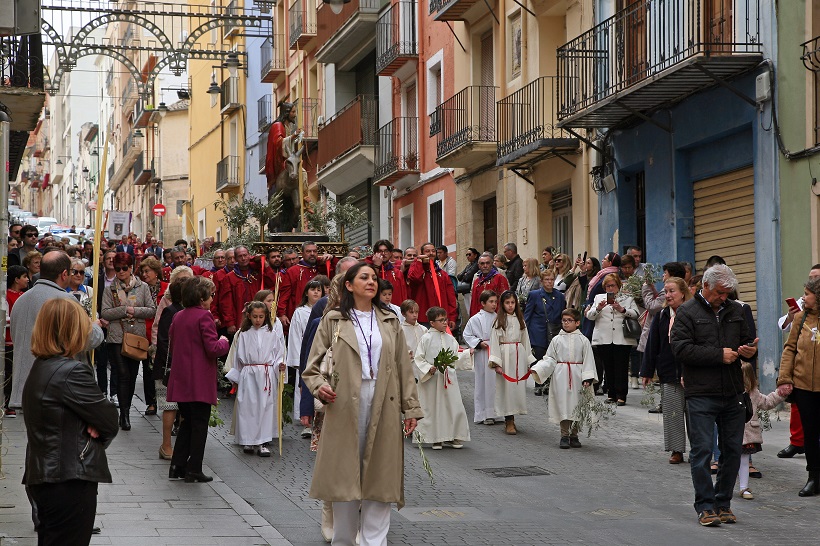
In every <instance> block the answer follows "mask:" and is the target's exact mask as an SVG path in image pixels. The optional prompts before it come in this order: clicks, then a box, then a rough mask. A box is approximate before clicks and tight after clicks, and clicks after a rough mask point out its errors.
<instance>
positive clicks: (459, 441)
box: [451, 440, 464, 449]
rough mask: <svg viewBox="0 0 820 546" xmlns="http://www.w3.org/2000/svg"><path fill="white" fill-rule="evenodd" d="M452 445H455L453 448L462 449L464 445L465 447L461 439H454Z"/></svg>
mask: <svg viewBox="0 0 820 546" xmlns="http://www.w3.org/2000/svg"><path fill="white" fill-rule="evenodd" d="M451 445H452V446H453V449H461V448H462V447H464V444H462V443H461V440H453V441H452V444H451Z"/></svg>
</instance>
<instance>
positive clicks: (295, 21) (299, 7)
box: [288, 0, 316, 49]
mask: <svg viewBox="0 0 820 546" xmlns="http://www.w3.org/2000/svg"><path fill="white" fill-rule="evenodd" d="M310 4H311V2H310V0H295V2H293V5H292V6H291V7H290V9H289V10H288V19H289V21H290V34H289V37H290V40H289V43H290V47H291V49H295V48H296V46H297V44H298V45H299V47H304V46H305V44H307V43H308V42H309V41H310V40H311V39H312V38H315V37H316V9H315V8H313V7H312V6H311V5H310Z"/></svg>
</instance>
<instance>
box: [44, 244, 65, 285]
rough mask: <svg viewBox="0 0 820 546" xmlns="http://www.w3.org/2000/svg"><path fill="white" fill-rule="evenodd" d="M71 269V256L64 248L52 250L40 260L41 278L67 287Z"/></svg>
mask: <svg viewBox="0 0 820 546" xmlns="http://www.w3.org/2000/svg"><path fill="white" fill-rule="evenodd" d="M69 269H71V258H69V257H68V254H66V253H65V252H63V251H62V250H52V251H49V252H46V253H45V254H44V255H43V260H42V261H41V262H40V278H41V279H44V280H47V281H51V282H53V283H56V284H57V285H59V286H60V287H62V288H66V287H67V286H68V270H69Z"/></svg>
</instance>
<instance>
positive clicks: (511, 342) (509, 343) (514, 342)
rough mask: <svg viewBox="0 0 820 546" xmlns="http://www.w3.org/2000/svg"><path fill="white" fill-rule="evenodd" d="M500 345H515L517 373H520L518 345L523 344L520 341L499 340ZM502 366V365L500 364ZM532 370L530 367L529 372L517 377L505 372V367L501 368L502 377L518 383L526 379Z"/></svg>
mask: <svg viewBox="0 0 820 546" xmlns="http://www.w3.org/2000/svg"><path fill="white" fill-rule="evenodd" d="M499 344H500V345H515V375H516V376H517V375H518V346H519V345H521V342H520V341H499ZM499 368H501V366H499ZM531 373H532V372H531V371H530V370H529V369H528V370H527V373H525V374H524V375H522V376H521V377H519V378H518V379H515V378H514V377H510V376H509V375H507V374H505V373H504V368H501V377H503V378H504V379H506V380H507V381H509V382H510V383H518V382H519V381H526V380H527V378H528V377H529V376H530V374H531Z"/></svg>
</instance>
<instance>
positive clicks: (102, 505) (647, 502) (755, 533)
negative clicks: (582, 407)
mask: <svg viewBox="0 0 820 546" xmlns="http://www.w3.org/2000/svg"><path fill="white" fill-rule="evenodd" d="M458 382H459V385H460V386H461V389H462V397H463V400H464V405H465V407H466V409H467V414H468V416H470V417H471V420H472V409H473V403H472V395H473V375H472V373H471V372H459V381H458ZM137 392H138V393H140V394H141V392H142V389H141V387H139V386H138V388H137ZM530 392H531V391H530ZM642 398H643V391H641V390H632V391H630V396H629V399H628V400H627V406H625V407H619V408H617V414H616V415H615V416H613V417H611V418H610V419H608V420H607V421H606V422H604V423H603V424H602V426H601V428H600V429H599V430H598V431H596V432H593V435H592V437H591V438H586V436H585V435H583V436H582V437H581V441H582V442H583V444H584V447H583V448H582V449H571V450H560V449H559V448H558V440H559V432H558V427H557V425H553V424H552V423H549V422H548V421H547V409H546V404H545V399H544V398H541V397H535V396H534V395H532V394H530V395H529V398H528V403H529V410H530V411H529V414H528V415H525V416H519V417H517V418H516V423H517V425H518V428H519V434H518V435H517V436H507V435H505V434H504V432H503V428H504V427H503V425H495V426H485V425H472V429H471V434H472V441H471V442H469V443H466V446H465V447H464V449H462V450H453V449H449V448H447V447H445V449H444V450H442V451H433V450H431V449H429V448H428V449H426V450H425V454H426V455H427V457H428V459H429V460H430V463H431V465H432V467H433V473H434V479H435V483H433V484H431V483H430V479H429V478H428V476H427V474H426V472H425V471H424V470H423V468H422V466H421V460H420V457H419V452H418V449H417V448H416V447H413V446H412V445H411V444H410V442H409V441H408V442H407V445H406V449H405V466H406V471H405V476H406V478H405V489H406V500H407V505H406V506H405V508H404V509H402V510H401V511H400V512H397V511H395V510H394V511H393V514H392V523H391V528H390V535H389V536H388V541H389V543H390V544H391V545H414V546H415V545H424V544H432V545H450V544H457V545H466V544H469V545H499V544H510V545H516V546H519V545H520V546H525V545H530V544H531V545H541V544H607V545H611V544H613V543H621V544H635V545H644V544H645V545H657V544H664V545H676V544H681V545H683V544H687V545H688V544H692V543H693V542H697V543H698V544H701V545H723V544H747V545H752V544H783V543H786V542H788V543H789V544H798V545H799V544H816V543H817V535H818V532H817V530H816V524H817V522H818V521H820V497H816V498H806V499H802V498H800V497H798V496H797V491H798V490H799V489H800V488H801V487H802V486H803V484H804V483H805V479H806V472H805V458H804V457H803V456H797V457H795V458H794V459H791V460H784V459H778V458H777V457H776V456H775V454H776V453H777V451H778V450H779V449H780V448H782V447H783V446H785V445H786V444H787V443H788V412H780V414H779V418H780V419H781V420H780V421H777V420H776V419H777V416H775V414H774V412H773V413H772V424H773V427H774V428H773V430H771V431H767V432H765V433H764V442H765V443H764V445H763V451H762V452H761V453H758V454H755V455H754V457H753V459H754V462H755V464H756V465H757V467H758V468H759V469H760V470H761V471H762V472H763V479H751V480H750V487H751V489H752V491H753V492H754V494H755V499H754V500H743V499H740V498H738V497H736V498H735V499H734V501H733V504H732V508H733V510H734V511H735V514H736V515H737V516H738V523H737V524H736V525H722V526H720V527H717V528H702V527H700V526H699V525H698V524H697V522H696V519H695V511H694V509H693V507H692V502H693V498H694V493H693V489H692V483H691V479H690V475H689V466H688V464H681V465H670V464H668V463H667V459H668V454H667V453H665V452H663V451H662V449H663V432H662V431H663V427H662V422H661V418H660V416H659V415H653V414H649V413H647V408H646V407H644V406H641V404H640V401H641V399H642ZM143 409H144V404H142V403H141V402H139V401H135V407H134V408H133V409H132V415H131V423H132V425H133V429H132V430H131V431H130V432H121V433H120V435H119V436H118V437H117V438H116V439H115V441H114V442H113V444H112V446H111V447H110V448H109V451H108V453H109V460H110V466H111V470H112V474H113V475H114V484H111V485H101V486H100V497H99V504H98V508H97V511H98V514H99V515H98V517H97V521H98V523H99V524H100V525H101V526H102V534H101V535H98V536H95V537H94V539H93V540H92V544H128V545H132V544H133V545H139V544H152V545H155V544H174V545H188V544H190V545H198V544H230V545H232V546H233V545H243V544H274V545H277V546H284V545H286V544H293V545H297V546H302V545H305V546H307V545H319V544H322V543H323V542H322V539H321V534H320V532H319V525H318V521H319V518H320V503H319V502H318V501H316V500H314V499H310V498H309V497H308V488H309V485H310V478H311V471H312V467H313V458H314V456H313V454H311V453H310V451H309V449H308V446H309V441H307V440H302V439H300V438H299V431H300V428H297V427H295V426H294V425H286V428H285V435H284V436H285V440H284V456H283V458H281V459H280V458H279V456H278V453H277V450H278V448H276V447H275V446H274V455H273V457H271V458H270V459H262V458H260V457H257V456H255V455H245V454H243V453H242V451H241V449H240V448H239V447H238V446H235V445H233V444H232V436H231V435H230V433H229V427H230V415H231V412H232V400H224V401H222V402H221V404H220V407H219V411H220V414H221V416H222V419H223V420H224V421H225V425H224V426H222V427H218V428H213V429H211V437H210V438H209V440H208V445H207V450H206V455H205V464H206V468H205V472H206V473H213V474H214V475H215V477H216V479H215V480H214V482H212V483H211V484H185V483H181V482H169V481H168V480H167V471H168V463H167V462H166V461H160V460H158V458H157V449H158V447H159V443H160V440H159V432H158V430H159V425H160V421H159V418H158V417H143V416H142V413H141V411H142V410H143ZM4 426H5V428H6V436H5V438H4V440H3V446H4V447H7V448H8V451H7V452H6V453H4V455H3V470H4V472H5V480H3V481H0V495H1V496H0V546H6V545H7V544H36V538H35V534H34V532H33V529H32V526H31V521H30V517H29V507H28V503H27V501H26V498H25V494H24V492H23V487H22V486H21V485H20V479H21V474H22V464H23V454H24V450H25V433H24V427H23V419H21V418H18V419H16V420H6V421H5V424H4ZM687 459H688V457H687ZM531 467H535V470H536V471H537V472H538V473H539V474H540V475H534V476H520V475H519V476H515V475H514V474H520V473H521V472H524V471H526V470H527V469H532V468H531ZM10 505H13V507H11V508H9V507H8V506H10ZM2 537H6V538H2Z"/></svg>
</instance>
